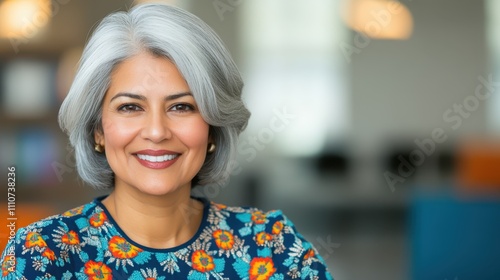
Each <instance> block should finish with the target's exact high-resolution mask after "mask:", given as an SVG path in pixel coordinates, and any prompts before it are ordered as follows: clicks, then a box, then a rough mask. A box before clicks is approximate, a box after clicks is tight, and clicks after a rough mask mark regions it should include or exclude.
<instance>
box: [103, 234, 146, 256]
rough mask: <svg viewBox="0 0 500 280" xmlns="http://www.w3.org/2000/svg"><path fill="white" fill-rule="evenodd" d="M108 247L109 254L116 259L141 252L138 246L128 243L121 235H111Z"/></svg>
mask: <svg viewBox="0 0 500 280" xmlns="http://www.w3.org/2000/svg"><path fill="white" fill-rule="evenodd" d="M108 249H109V251H110V252H111V255H113V257H115V258H117V259H131V258H134V257H135V256H137V254H139V253H140V252H142V250H141V249H140V248H138V247H136V246H134V245H132V244H130V243H128V242H127V240H125V238H123V237H121V236H113V238H111V240H109V242H108Z"/></svg>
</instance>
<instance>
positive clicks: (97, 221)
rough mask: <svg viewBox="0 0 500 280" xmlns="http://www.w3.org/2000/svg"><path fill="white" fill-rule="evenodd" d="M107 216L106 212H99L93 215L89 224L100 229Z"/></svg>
mask: <svg viewBox="0 0 500 280" xmlns="http://www.w3.org/2000/svg"><path fill="white" fill-rule="evenodd" d="M107 218H108V217H106V214H105V213H104V212H98V213H95V214H94V215H92V217H90V219H89V223H90V225H91V226H93V227H100V226H102V225H103V224H104V222H105V221H106V220H107Z"/></svg>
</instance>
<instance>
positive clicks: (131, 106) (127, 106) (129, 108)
mask: <svg viewBox="0 0 500 280" xmlns="http://www.w3.org/2000/svg"><path fill="white" fill-rule="evenodd" d="M140 110H141V107H139V106H137V105H135V104H125V105H122V106H120V107H118V111H122V112H132V111H140Z"/></svg>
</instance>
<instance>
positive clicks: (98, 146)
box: [94, 144, 104, 153]
mask: <svg viewBox="0 0 500 280" xmlns="http://www.w3.org/2000/svg"><path fill="white" fill-rule="evenodd" d="M94 150H95V151H96V152H98V153H102V152H104V147H103V146H101V145H99V144H95V146H94Z"/></svg>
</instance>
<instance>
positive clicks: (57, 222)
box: [19, 202, 96, 232]
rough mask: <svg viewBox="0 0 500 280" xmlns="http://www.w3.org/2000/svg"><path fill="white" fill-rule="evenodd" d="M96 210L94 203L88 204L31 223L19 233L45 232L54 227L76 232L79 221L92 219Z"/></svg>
mask: <svg viewBox="0 0 500 280" xmlns="http://www.w3.org/2000/svg"><path fill="white" fill-rule="evenodd" d="M95 208H96V204H95V202H90V203H87V204H84V205H81V206H78V207H75V208H72V209H70V210H67V211H65V212H63V213H60V214H56V215H52V216H49V217H46V218H44V219H41V220H38V221H36V222H33V223H31V224H29V225H27V226H26V227H23V228H20V229H19V231H21V232H46V231H48V230H50V229H52V228H54V227H56V228H57V227H62V228H64V229H65V230H77V229H78V227H79V224H80V222H79V221H80V220H82V219H86V220H88V219H89V218H91V217H92V215H93V214H94V212H95V211H94V210H95Z"/></svg>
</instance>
